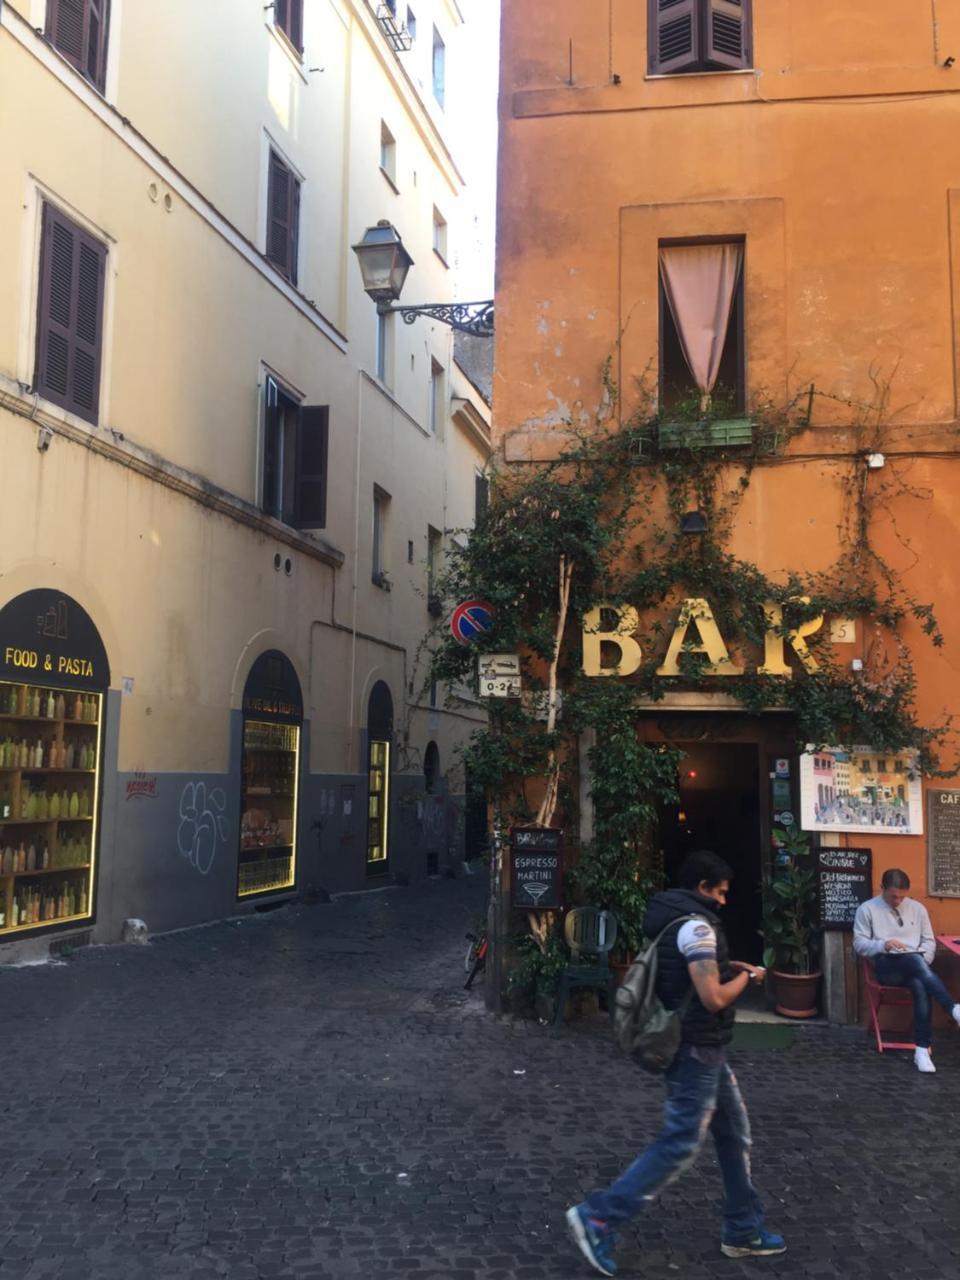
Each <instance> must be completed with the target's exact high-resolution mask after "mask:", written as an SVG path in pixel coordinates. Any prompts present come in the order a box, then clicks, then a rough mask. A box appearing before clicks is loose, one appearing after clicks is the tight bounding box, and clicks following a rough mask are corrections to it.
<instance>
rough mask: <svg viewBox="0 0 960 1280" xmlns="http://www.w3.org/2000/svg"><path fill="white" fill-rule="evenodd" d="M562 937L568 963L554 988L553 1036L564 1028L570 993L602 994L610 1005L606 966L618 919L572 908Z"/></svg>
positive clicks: (610, 914)
mask: <svg viewBox="0 0 960 1280" xmlns="http://www.w3.org/2000/svg"><path fill="white" fill-rule="evenodd" d="M563 936H564V938H565V939H566V943H567V946H568V947H569V948H570V961H569V963H568V964H567V965H565V966H564V969H563V972H562V973H561V975H560V985H559V986H558V988H557V1008H556V1012H555V1014H554V1017H553V1030H554V1033H556V1032H558V1031H559V1030H560V1028H561V1027H562V1026H563V1014H564V1011H565V1009H566V1007H567V1000H568V999H569V997H570V993H571V992H572V991H583V990H589V991H605V992H606V993H607V998H608V1001H609V1000H611V999H612V997H613V991H614V989H615V986H616V978H615V977H614V975H613V973H612V972H611V970H610V965H609V963H608V957H609V955H610V951H611V950H612V948H613V947H614V946H615V945H616V941H617V917H616V916H615V915H614V914H613V912H612V911H601V910H600V908H599V907H574V908H573V910H572V911H568V912H567V917H566V919H565V920H564V922H563Z"/></svg>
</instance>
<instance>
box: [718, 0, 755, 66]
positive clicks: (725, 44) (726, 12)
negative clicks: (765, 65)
mask: <svg viewBox="0 0 960 1280" xmlns="http://www.w3.org/2000/svg"><path fill="white" fill-rule="evenodd" d="M707 3H708V6H709V7H708V12H707V54H706V56H707V58H708V60H709V61H710V62H711V63H714V64H715V65H716V66H720V67H732V68H737V67H750V66H752V65H753V49H752V47H751V46H752V39H751V36H752V31H751V26H752V24H751V21H750V17H751V15H750V0H707Z"/></svg>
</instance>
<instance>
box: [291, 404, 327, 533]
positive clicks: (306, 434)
mask: <svg viewBox="0 0 960 1280" xmlns="http://www.w3.org/2000/svg"><path fill="white" fill-rule="evenodd" d="M329 436H330V409H329V407H328V406H327V405H325V404H323V405H309V404H305V405H301V406H300V420H299V422H298V424H297V512H296V516H297V518H296V525H297V528H298V529H323V528H324V527H325V525H326V523H327V452H328V447H329Z"/></svg>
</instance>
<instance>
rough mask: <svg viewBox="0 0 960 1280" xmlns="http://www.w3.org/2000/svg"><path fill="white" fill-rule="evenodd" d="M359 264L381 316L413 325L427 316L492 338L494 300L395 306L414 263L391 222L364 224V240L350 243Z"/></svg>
mask: <svg viewBox="0 0 960 1280" xmlns="http://www.w3.org/2000/svg"><path fill="white" fill-rule="evenodd" d="M352 248H353V251H354V253H355V254H356V255H357V260H358V262H359V263H360V275H361V276H362V278H363V288H364V291H365V292H366V293H368V294H369V295H370V297H371V298H372V299H373V300H374V302H375V303H376V304H377V311H378V312H379V313H380V315H399V316H402V317H403V323H404V324H413V322H414V321H415V320H416V318H417V317H418V316H429V317H430V318H431V319H432V320H439V321H441V323H443V324H448V325H449V326H450V328H451V329H457V330H458V331H459V332H460V333H471V334H473V336H474V337H476V338H492V337H493V302H492V301H491V302H428V303H423V304H422V305H420V306H417V307H398V306H396V305H394V304H395V303H396V301H397V299H398V298H399V297H400V294H401V293H402V292H403V286H404V284H405V282H406V279H407V272H408V271H409V270H410V268H411V267H412V266H413V259H412V258H411V257H410V254H409V253H408V252H407V250H406V249H405V248H404V245H403V241H402V240H401V239H400V234H399V232H398V231H397V229H396V227H395V226H393V224H392V223H390V222H387V221H386V220H385V219H382V220H381V221H380V222H378V223H377V225H376V226H375V227H367V229H366V231H365V232H364V233H363V239H362V240H361V241H360V242H359V243H358V244H355V245H353V246H352Z"/></svg>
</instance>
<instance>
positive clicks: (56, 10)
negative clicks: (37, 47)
mask: <svg viewBox="0 0 960 1280" xmlns="http://www.w3.org/2000/svg"><path fill="white" fill-rule="evenodd" d="M86 11H87V0H47V28H46V34H47V39H48V40H49V41H50V43H51V44H52V45H53V47H54V48H55V49H57V50H58V51H59V52H60V53H62V54H63V56H64V57H65V58H66V59H67V61H68V62H71V63H73V65H74V66H75V67H76V68H77V70H78V71H85V70H86V60H85V58H84V53H85V51H86V48H87V41H86V27H87V22H86V17H87V12H86Z"/></svg>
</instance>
